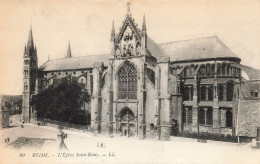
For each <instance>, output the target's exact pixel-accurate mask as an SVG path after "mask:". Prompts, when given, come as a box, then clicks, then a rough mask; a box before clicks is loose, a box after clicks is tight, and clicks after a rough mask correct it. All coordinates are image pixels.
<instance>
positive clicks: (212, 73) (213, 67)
mask: <svg viewBox="0 0 260 164" xmlns="http://www.w3.org/2000/svg"><path fill="white" fill-rule="evenodd" d="M214 73H215V65H214V64H212V65H211V75H212V76H213V75H214Z"/></svg>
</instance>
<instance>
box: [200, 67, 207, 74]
mask: <svg viewBox="0 0 260 164" xmlns="http://www.w3.org/2000/svg"><path fill="white" fill-rule="evenodd" d="M200 74H201V76H206V68H205V66H204V65H203V66H201V68H200Z"/></svg>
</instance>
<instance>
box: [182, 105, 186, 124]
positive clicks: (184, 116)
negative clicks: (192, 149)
mask: <svg viewBox="0 0 260 164" xmlns="http://www.w3.org/2000/svg"><path fill="white" fill-rule="evenodd" d="M182 120H183V123H184V124H185V123H187V120H186V109H185V108H183V112H182Z"/></svg>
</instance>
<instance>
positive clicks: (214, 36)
mask: <svg viewBox="0 0 260 164" xmlns="http://www.w3.org/2000/svg"><path fill="white" fill-rule="evenodd" d="M206 38H217V39H218V40H220V39H219V38H218V36H217V35H213V36H205V37H200V38H194V39H184V40H176V41H170V42H164V43H158V44H159V45H160V46H161V45H164V44H170V43H177V42H183V41H192V40H199V39H206Z"/></svg>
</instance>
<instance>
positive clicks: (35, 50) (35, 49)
mask: <svg viewBox="0 0 260 164" xmlns="http://www.w3.org/2000/svg"><path fill="white" fill-rule="evenodd" d="M34 52H35V56H37V48H36V45H35V47H34Z"/></svg>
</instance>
